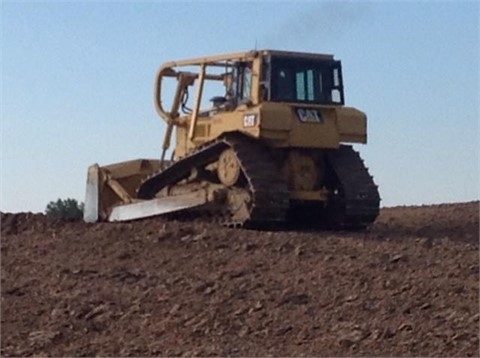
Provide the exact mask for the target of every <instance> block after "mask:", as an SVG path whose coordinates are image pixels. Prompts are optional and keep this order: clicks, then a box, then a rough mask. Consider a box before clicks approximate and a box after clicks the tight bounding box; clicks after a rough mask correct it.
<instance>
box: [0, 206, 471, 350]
mask: <svg viewBox="0 0 480 358" xmlns="http://www.w3.org/2000/svg"><path fill="white" fill-rule="evenodd" d="M1 220H2V223H1V230H2V231H1V233H2V237H1V259H2V261H1V297H2V301H1V314H2V316H1V355H2V356H31V355H37V356H38V355H40V356H41V355H43V356H97V355H99V356H437V357H438V356H477V357H478V356H479V353H480V352H479V338H478V337H479V251H478V250H479V242H478V240H479V203H478V202H471V203H461V204H443V205H436V206H421V207H395V208H386V209H382V211H381V215H380V217H379V218H378V220H377V222H376V223H375V225H374V226H373V227H372V228H370V229H369V230H367V231H365V232H360V233H352V232H331V231H316V232H315V231H308V230H303V231H300V230H290V231H263V232H259V231H248V230H240V229H227V228H221V227H218V226H215V225H212V224H208V223H205V222H201V221H199V220H197V221H193V222H180V221H174V220H170V221H167V220H166V219H158V218H157V219H148V220H142V221H137V222H133V223H116V224H108V223H102V224H84V223H81V222H74V223H68V222H62V221H55V220H51V219H48V218H46V217H45V216H43V215H34V214H2V216H1Z"/></svg>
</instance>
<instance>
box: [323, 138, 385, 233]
mask: <svg viewBox="0 0 480 358" xmlns="http://www.w3.org/2000/svg"><path fill="white" fill-rule="evenodd" d="M326 155H327V161H328V163H329V165H330V167H331V169H332V171H333V175H334V177H335V184H334V186H335V189H336V190H337V191H338V194H337V195H335V196H334V197H333V198H332V203H331V204H330V207H329V208H327V210H330V212H329V213H328V217H329V218H330V220H331V221H332V222H333V223H334V224H335V225H336V226H339V227H341V228H350V229H355V228H362V227H365V226H367V225H369V224H371V223H373V222H374V221H375V219H376V218H377V216H378V214H379V211H380V209H379V206H380V195H379V193H378V188H377V186H376V185H375V183H374V181H373V178H372V176H371V175H370V174H369V173H368V170H367V168H366V167H365V165H364V164H363V161H362V159H361V158H360V156H359V155H358V152H356V151H354V150H353V148H352V147H351V146H346V145H342V146H340V148H339V149H336V150H329V151H327V154H326Z"/></svg>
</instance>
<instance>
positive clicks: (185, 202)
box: [108, 192, 207, 221]
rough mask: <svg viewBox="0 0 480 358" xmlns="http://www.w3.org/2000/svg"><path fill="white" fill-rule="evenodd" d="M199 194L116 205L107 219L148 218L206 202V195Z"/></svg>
mask: <svg viewBox="0 0 480 358" xmlns="http://www.w3.org/2000/svg"><path fill="white" fill-rule="evenodd" d="M199 194H201V195H198V194H187V195H178V196H172V197H165V198H158V199H150V200H145V201H141V202H136V203H132V204H125V205H120V206H116V207H114V208H113V209H112V211H111V213H110V215H109V216H108V221H128V220H135V219H141V218H148V217H151V216H156V215H161V214H167V213H173V212H175V211H180V210H184V209H189V208H194V207H197V206H201V205H203V204H206V203H207V198H206V196H205V195H203V192H202V193H199Z"/></svg>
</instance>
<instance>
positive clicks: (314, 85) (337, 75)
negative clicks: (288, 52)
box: [263, 56, 344, 105]
mask: <svg viewBox="0 0 480 358" xmlns="http://www.w3.org/2000/svg"><path fill="white" fill-rule="evenodd" d="M263 66H264V68H263V69H264V71H263V74H264V88H265V91H264V94H263V99H264V100H266V101H272V102H294V103H307V104H308V103H311V104H325V105H343V104H344V96H343V84H342V72H341V64H340V61H334V60H319V59H309V58H300V57H282V56H271V57H270V58H267V59H266V61H265V62H264V65H263Z"/></svg>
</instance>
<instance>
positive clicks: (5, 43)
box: [0, 1, 480, 212]
mask: <svg viewBox="0 0 480 358" xmlns="http://www.w3.org/2000/svg"><path fill="white" fill-rule="evenodd" d="M1 14H2V41H1V47H2V56H1V65H2V66H1V68H2V72H1V75H2V81H1V83H2V88H1V91H2V92H1V111H2V112H1V119H2V123H1V128H0V129H1V174H2V175H1V199H0V210H2V211H7V212H16V211H34V212H36V211H43V210H44V209H45V206H46V204H47V203H48V202H49V201H51V200H56V199H57V198H59V197H60V198H67V197H72V198H76V199H78V200H80V201H83V199H84V192H85V180H86V170H87V167H88V166H89V165H90V164H93V163H96V162H97V163H99V164H100V165H103V164H109V163H114V162H119V161H124V160H129V159H135V158H158V157H159V155H160V146H161V142H162V139H163V133H164V129H165V126H164V124H163V121H162V120H161V119H160V118H159V117H157V115H156V113H155V110H154V106H153V100H152V98H153V80H154V76H155V72H156V70H157V68H158V67H159V66H160V65H161V64H162V63H163V62H167V61H170V60H179V59H184V58H191V57H198V56H204V55H210V54H220V53H228V52H237V51H244V50H250V49H252V48H254V47H255V44H256V45H257V48H273V49H280V50H294V51H308V52H319V53H331V54H334V55H335V56H336V58H338V59H341V60H342V62H343V75H344V82H345V94H346V104H347V105H349V106H353V107H357V108H359V109H361V110H363V111H364V112H366V113H367V115H368V118H369V123H368V124H369V144H368V145H358V146H356V148H357V149H358V150H360V152H361V155H362V157H364V159H365V161H366V163H367V165H368V167H369V168H370V171H371V173H372V174H373V175H374V177H375V180H376V182H377V184H378V185H379V186H380V192H381V196H382V205H383V206H393V205H407V204H429V203H442V202H455V201H467V200H476V199H478V198H479V107H480V106H479V98H480V96H479V94H480V90H479V83H480V75H479V73H480V71H479V70H480V69H479V55H480V49H479V43H480V41H479V40H480V39H479V15H480V14H479V3H478V2H476V1H470V2H466V1H464V2H462V1H451V2H420V1H418V2H413V1H404V2H386V1H385V2H320V1H318V2H306V1H304V2H301V1H297V2H293V1H289V2H273V1H264V2H262V1H256V2H232V1H218V2H216V1H205V2H201V1H195V2H193V1H192V2H160V1H158V2H154V1H152V2H80V3H78V2H75V3H74V2H53V1H49V2H44V3H42V2H31V3H29V2H8V1H6V2H5V1H4V2H2V8H1Z"/></svg>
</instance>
